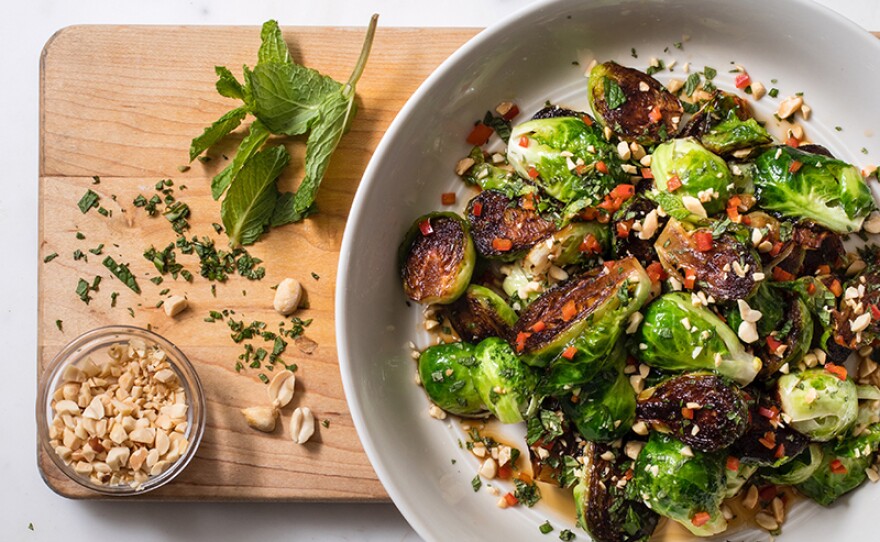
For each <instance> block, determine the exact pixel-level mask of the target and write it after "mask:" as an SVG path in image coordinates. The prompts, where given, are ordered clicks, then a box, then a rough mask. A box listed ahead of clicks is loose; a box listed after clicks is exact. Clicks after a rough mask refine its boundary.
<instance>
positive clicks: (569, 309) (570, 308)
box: [562, 299, 577, 322]
mask: <svg viewBox="0 0 880 542" xmlns="http://www.w3.org/2000/svg"><path fill="white" fill-rule="evenodd" d="M576 315H577V306H576V305H575V304H574V300H573V299H572V300H570V301H568V302H567V303H566V304H565V305H563V306H562V321H563V322H568V321H569V320H571V319H572V318H574V317H575V316H576Z"/></svg>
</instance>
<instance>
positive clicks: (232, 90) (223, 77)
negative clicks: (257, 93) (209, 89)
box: [214, 66, 244, 100]
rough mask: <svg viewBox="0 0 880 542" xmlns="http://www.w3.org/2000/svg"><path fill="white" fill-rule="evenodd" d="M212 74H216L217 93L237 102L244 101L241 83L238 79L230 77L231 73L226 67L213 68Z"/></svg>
mask: <svg viewBox="0 0 880 542" xmlns="http://www.w3.org/2000/svg"><path fill="white" fill-rule="evenodd" d="M214 72H215V73H216V74H217V77H218V79H217V84H216V85H215V86H216V87H217V92H219V93H220V95H221V96H225V97H227V98H238V99H239V100H244V88H242V86H241V83H239V82H238V79H236V78H235V76H234V75H232V72H231V71H229V68H227V67H226V66H214Z"/></svg>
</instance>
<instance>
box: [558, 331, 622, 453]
mask: <svg viewBox="0 0 880 542" xmlns="http://www.w3.org/2000/svg"><path fill="white" fill-rule="evenodd" d="M607 363H608V364H609V365H610V367H609V368H608V369H607V370H606V371H604V372H603V374H601V375H600V376H599V377H598V378H596V379H595V381H594V382H590V384H589V385H588V386H586V387H584V388H583V389H582V390H581V393H580V394H579V395H578V396H577V397H576V398H575V397H574V396H572V397H569V398H568V399H566V400H563V401H562V407H563V410H564V411H565V414H566V416H567V417H568V419H569V420H571V423H573V424H574V425H575V427H576V428H577V430H578V432H579V433H580V434H581V436H582V437H583V438H584V439H586V440H588V441H591V442H609V441H612V440H615V439H618V438H620V437H622V436H623V435H625V434H627V433H628V432H629V431H630V428H631V427H632V424H633V421H635V416H636V394H635V391H634V390H633V387H632V385H631V384H630V383H629V377H627V376H626V375H625V374H624V373H623V368H624V366H625V365H626V350H625V349H624V348H623V345H618V346H617V347H615V348H614V350H613V351H612V352H611V353H610V354H609V361H608V362H607Z"/></svg>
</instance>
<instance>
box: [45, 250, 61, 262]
mask: <svg viewBox="0 0 880 542" xmlns="http://www.w3.org/2000/svg"><path fill="white" fill-rule="evenodd" d="M57 257H58V253H57V252H53V253H52V254H47V255H46V257H45V258H43V263H49V262H51V261H52V260H54V259H55V258H57Z"/></svg>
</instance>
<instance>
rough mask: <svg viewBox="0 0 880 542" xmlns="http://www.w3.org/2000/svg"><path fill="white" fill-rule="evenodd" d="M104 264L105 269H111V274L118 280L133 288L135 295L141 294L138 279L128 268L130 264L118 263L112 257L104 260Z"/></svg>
mask: <svg viewBox="0 0 880 542" xmlns="http://www.w3.org/2000/svg"><path fill="white" fill-rule="evenodd" d="M102 263H103V264H104V267H106V268H107V269H109V270H110V272H111V273H113V274H114V275H115V276H116V278H118V279H119V280H121V281H122V283H123V284H125V285H126V286H128V287H129V288H131V290H132V291H134V293H136V294H139V293H141V287H140V286H138V283H137V279H135V278H134V275H133V274H132V273H131V270H130V269H129V268H128V264H124V263H117V262H116V260H114V259H113V257H112V256H107V257H106V258H104V261H103V262H102Z"/></svg>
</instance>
